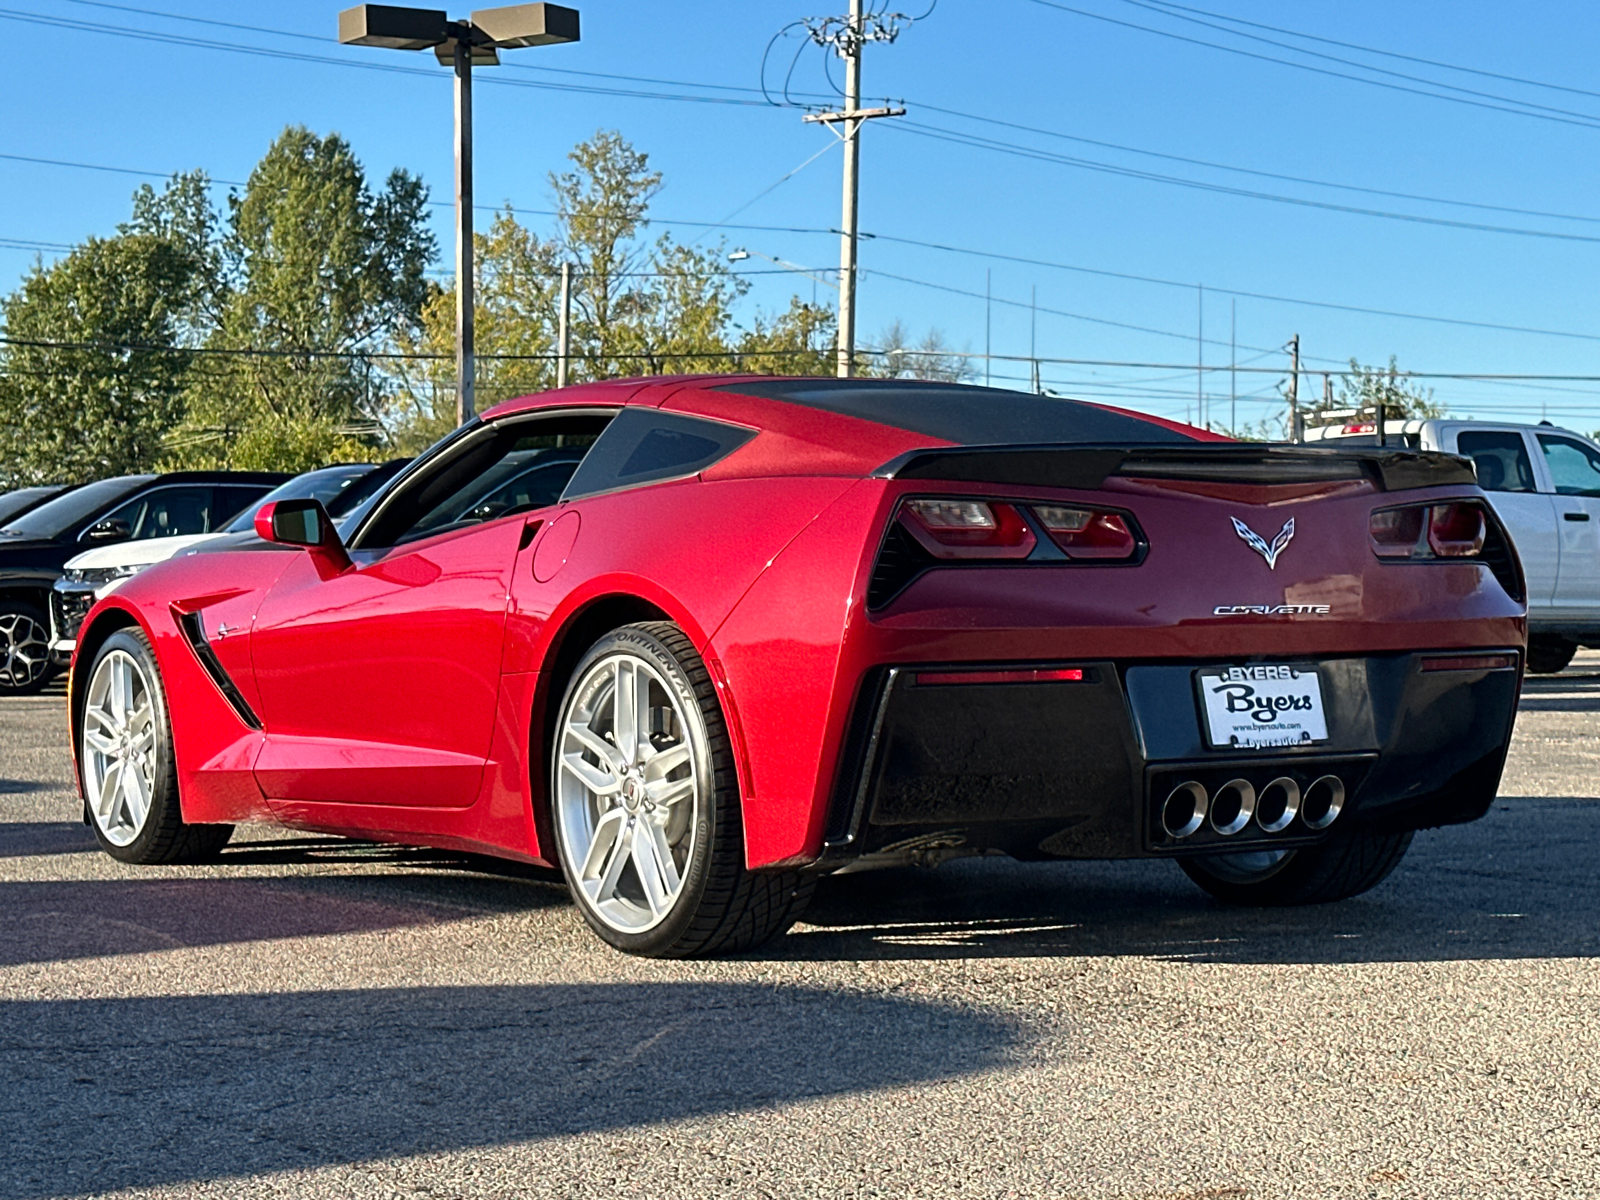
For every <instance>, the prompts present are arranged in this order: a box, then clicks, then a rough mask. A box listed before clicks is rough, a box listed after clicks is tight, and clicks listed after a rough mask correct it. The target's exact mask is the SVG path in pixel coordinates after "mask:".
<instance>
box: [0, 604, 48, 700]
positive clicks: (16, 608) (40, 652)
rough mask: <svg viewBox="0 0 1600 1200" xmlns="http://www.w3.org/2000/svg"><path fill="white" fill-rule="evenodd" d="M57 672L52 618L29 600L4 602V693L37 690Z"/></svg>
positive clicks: (0, 691) (0, 659)
mask: <svg viewBox="0 0 1600 1200" xmlns="http://www.w3.org/2000/svg"><path fill="white" fill-rule="evenodd" d="M54 674H55V670H54V668H53V667H52V666H51V664H50V618H48V617H46V616H45V615H44V613H42V612H41V611H39V609H37V608H35V607H34V606H33V605H31V604H29V603H27V602H26V601H22V600H6V601H0V695H11V696H26V695H29V694H30V693H32V692H37V691H38V690H39V689H40V688H42V687H43V686H44V685H45V684H47V683H49V682H50V677H51V676H52V675H54Z"/></svg>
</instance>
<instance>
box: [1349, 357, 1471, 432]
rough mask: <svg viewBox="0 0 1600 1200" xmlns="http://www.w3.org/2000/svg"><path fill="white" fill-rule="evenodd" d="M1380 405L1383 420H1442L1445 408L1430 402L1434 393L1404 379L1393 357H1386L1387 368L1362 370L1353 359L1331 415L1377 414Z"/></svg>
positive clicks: (1409, 379) (1433, 401)
mask: <svg viewBox="0 0 1600 1200" xmlns="http://www.w3.org/2000/svg"><path fill="white" fill-rule="evenodd" d="M1380 404H1381V405H1383V409H1384V413H1385V415H1386V417H1388V418H1389V419H1391V420H1397V419H1400V418H1402V417H1408V418H1409V417H1442V416H1443V415H1444V412H1445V406H1444V405H1443V404H1441V403H1438V402H1436V401H1435V400H1434V398H1433V389H1432V388H1425V387H1423V386H1422V385H1421V384H1419V383H1417V382H1416V381H1415V380H1414V379H1411V378H1410V377H1408V376H1407V375H1405V374H1404V373H1403V372H1402V371H1401V370H1400V366H1399V363H1398V361H1397V360H1396V358H1395V356H1394V355H1392V354H1391V355H1390V356H1389V365H1388V366H1387V367H1368V366H1363V365H1362V364H1361V363H1359V362H1357V361H1356V360H1355V359H1354V358H1352V359H1351V360H1350V370H1349V371H1347V372H1345V373H1344V374H1343V375H1341V376H1340V379H1339V395H1338V397H1337V399H1336V401H1335V404H1334V411H1338V410H1339V409H1356V410H1363V409H1366V410H1374V411H1375V410H1376V409H1377V406H1378V405H1380Z"/></svg>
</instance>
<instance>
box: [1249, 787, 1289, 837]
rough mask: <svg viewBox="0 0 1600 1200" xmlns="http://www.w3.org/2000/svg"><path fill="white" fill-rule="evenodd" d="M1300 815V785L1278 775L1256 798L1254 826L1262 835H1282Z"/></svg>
mask: <svg viewBox="0 0 1600 1200" xmlns="http://www.w3.org/2000/svg"><path fill="white" fill-rule="evenodd" d="M1299 815H1300V785H1299V784H1298V783H1296V782H1295V781H1294V780H1292V779H1290V778H1289V777H1288V776H1287V775H1280V776H1278V778H1276V779H1274V780H1273V781H1272V782H1271V783H1269V784H1267V786H1266V787H1264V788H1262V789H1261V795H1260V796H1258V797H1256V824H1257V825H1259V826H1261V831H1262V832H1263V833H1282V832H1283V831H1284V830H1285V829H1287V828H1289V826H1290V825H1292V824H1293V823H1294V819H1295V818H1296V817H1297V816H1299Z"/></svg>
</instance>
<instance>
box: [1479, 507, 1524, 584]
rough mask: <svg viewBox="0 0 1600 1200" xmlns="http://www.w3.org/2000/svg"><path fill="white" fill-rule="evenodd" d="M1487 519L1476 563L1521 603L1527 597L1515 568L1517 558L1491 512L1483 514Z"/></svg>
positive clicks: (1517, 570) (1519, 573) (1520, 576)
mask: <svg viewBox="0 0 1600 1200" xmlns="http://www.w3.org/2000/svg"><path fill="white" fill-rule="evenodd" d="M1484 515H1485V516H1486V517H1488V518H1489V519H1488V521H1486V522H1485V525H1486V528H1485V530H1484V536H1483V549H1482V550H1480V551H1478V561H1479V562H1481V563H1483V565H1484V566H1486V567H1488V568H1489V570H1490V572H1491V573H1492V574H1493V575H1494V577H1495V580H1496V581H1497V582H1498V583H1499V584H1500V586H1501V587H1503V588H1504V589H1505V590H1506V595H1508V596H1510V597H1511V598H1512V599H1513V600H1515V601H1517V603H1519V604H1520V603H1522V602H1523V601H1525V600H1526V599H1527V598H1528V597H1527V588H1526V587H1525V586H1524V584H1523V581H1522V572H1521V571H1520V570H1519V569H1518V567H1517V557H1516V555H1515V553H1513V552H1512V549H1511V539H1510V538H1509V537H1507V536H1506V531H1505V530H1504V529H1502V528H1501V527H1500V521H1499V519H1498V518H1497V517H1495V516H1494V514H1493V513H1491V512H1486V513H1485V514H1484Z"/></svg>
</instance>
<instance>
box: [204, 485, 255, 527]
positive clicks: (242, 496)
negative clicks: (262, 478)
mask: <svg viewBox="0 0 1600 1200" xmlns="http://www.w3.org/2000/svg"><path fill="white" fill-rule="evenodd" d="M268 490H269V489H267V488H264V487H219V488H218V489H217V507H216V511H215V512H214V513H212V514H211V515H212V518H213V519H212V522H211V527H212V528H213V529H220V528H222V526H223V524H224V523H225V522H227V521H231V520H233V518H234V517H236V516H238V515H239V514H240V513H242V512H243V511H244V510H245V509H247V508H249V507H250V506H251V505H253V504H254V503H255V502H256V501H257V500H259V499H261V497H263V496H265V495H266V494H267V492H268Z"/></svg>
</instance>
